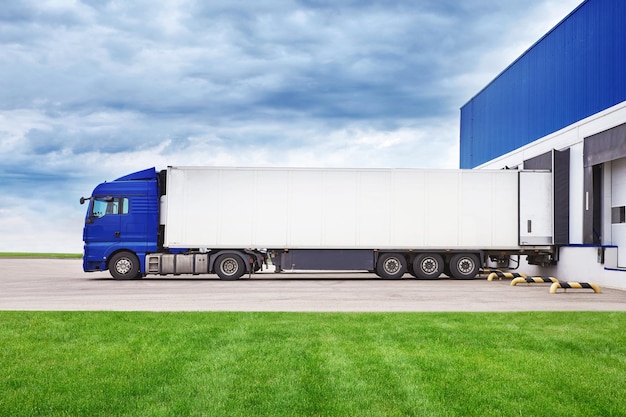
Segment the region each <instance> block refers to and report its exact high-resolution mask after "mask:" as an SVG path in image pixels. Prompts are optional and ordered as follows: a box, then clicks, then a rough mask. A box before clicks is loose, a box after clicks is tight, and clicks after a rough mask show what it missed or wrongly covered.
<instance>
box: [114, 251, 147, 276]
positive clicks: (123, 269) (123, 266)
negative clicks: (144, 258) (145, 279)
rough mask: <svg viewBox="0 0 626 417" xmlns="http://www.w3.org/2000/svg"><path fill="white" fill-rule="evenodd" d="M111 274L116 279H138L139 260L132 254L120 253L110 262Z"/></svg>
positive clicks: (139, 274)
mask: <svg viewBox="0 0 626 417" xmlns="http://www.w3.org/2000/svg"><path fill="white" fill-rule="evenodd" d="M109 272H110V273H111V276H112V277H113V278H114V279H137V278H138V277H141V273H140V272H139V259H137V256H135V254H133V253H131V252H118V253H116V254H115V255H113V256H112V257H111V259H110V260H109Z"/></svg>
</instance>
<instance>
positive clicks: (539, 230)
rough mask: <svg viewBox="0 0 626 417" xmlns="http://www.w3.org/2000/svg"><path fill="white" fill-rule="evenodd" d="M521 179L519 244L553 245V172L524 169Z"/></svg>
mask: <svg viewBox="0 0 626 417" xmlns="http://www.w3.org/2000/svg"><path fill="white" fill-rule="evenodd" d="M519 181H520V184H519V193H520V195H519V222H520V224H519V240H520V242H519V244H520V245H521V246H524V245H552V244H553V241H554V240H553V236H554V234H553V227H552V224H553V221H552V220H553V219H552V217H553V213H554V210H553V201H552V196H553V193H552V173H551V172H533V171H522V172H520V176H519Z"/></svg>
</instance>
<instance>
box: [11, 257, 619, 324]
mask: <svg viewBox="0 0 626 417" xmlns="http://www.w3.org/2000/svg"><path fill="white" fill-rule="evenodd" d="M81 262H82V261H81V260H77V259H0V310H61V311H96V310H106V311H292V312H314V311H315V312H435V311H459V312H462V311H466V312H504V311H626V291H623V290H617V289H611V288H601V290H602V292H601V293H595V292H593V291H592V290H590V289H569V290H567V292H564V291H563V290H558V291H557V293H556V294H550V292H549V288H550V284H531V285H527V284H525V283H523V284H518V285H516V286H511V285H510V282H511V280H509V279H505V280H501V281H500V280H494V281H488V280H487V279H486V277H485V276H482V277H479V278H476V279H473V280H466V281H465V280H464V281H459V280H453V279H448V278H443V277H442V278H440V279H438V280H428V281H424V280H417V279H414V278H413V277H411V276H410V275H408V274H407V275H406V276H405V279H402V280H394V281H387V280H381V279H379V278H378V277H376V276H375V275H373V274H369V273H345V272H323V273H281V274H275V273H272V272H262V273H258V274H255V275H253V276H252V278H247V277H246V278H244V279H241V280H238V281H221V280H219V279H217V277H216V276H213V275H208V276H190V275H181V276H176V277H174V276H171V277H159V276H148V277H147V278H145V279H142V280H133V281H115V280H113V279H111V277H110V275H109V273H108V272H96V273H85V272H83V271H82V263H81Z"/></svg>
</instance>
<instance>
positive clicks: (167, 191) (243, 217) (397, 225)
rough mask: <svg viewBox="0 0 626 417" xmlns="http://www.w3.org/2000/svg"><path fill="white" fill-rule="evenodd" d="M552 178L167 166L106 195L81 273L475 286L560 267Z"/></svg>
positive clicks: (91, 210)
mask: <svg viewBox="0 0 626 417" xmlns="http://www.w3.org/2000/svg"><path fill="white" fill-rule="evenodd" d="M552 184H553V180H552V173H551V172H548V171H524V170H519V171H518V170H418V169H328V168H319V169H316V168H229V167H185V166H170V167H168V168H167V169H164V170H161V171H157V170H156V169H155V168H150V169H146V170H143V171H139V172H135V173H132V174H129V175H126V176H123V177H121V178H118V179H116V180H114V181H110V182H104V183H102V184H100V185H98V186H97V187H96V188H95V189H94V190H93V193H92V194H91V196H89V197H82V198H81V199H80V200H81V204H83V203H85V202H88V209H87V214H86V218H85V227H84V230H83V240H84V243H85V244H84V257H83V269H84V271H86V272H91V271H106V270H108V271H109V272H110V274H111V275H112V277H113V278H115V279H138V278H142V277H145V276H146V275H170V274H171V275H183V274H184V275H187V274H193V275H197V274H217V275H218V276H219V278H221V279H223V280H236V279H238V278H241V277H242V276H244V275H248V276H251V274H253V273H255V272H258V271H261V270H263V269H265V268H266V267H267V266H268V265H269V264H270V263H271V264H272V268H275V271H276V272H280V271H291V270H316V271H324V270H334V271H341V270H344V271H348V270H350V271H370V272H373V273H376V274H377V275H378V276H379V277H380V278H384V279H399V278H402V277H403V276H405V275H406V274H411V275H413V276H414V277H416V278H420V279H434V278H438V277H439V276H440V275H442V274H445V275H448V276H450V277H453V278H456V279H470V278H473V277H475V276H476V275H477V274H478V272H479V271H480V269H481V268H483V267H485V266H487V265H492V264H494V263H495V264H496V265H504V264H506V263H508V262H510V261H511V259H515V257H517V259H519V257H520V256H526V257H527V261H528V262H529V263H530V264H549V263H554V262H555V261H556V256H555V245H554V239H553V234H554V233H553V218H554V210H553V199H554V193H553V185H552Z"/></svg>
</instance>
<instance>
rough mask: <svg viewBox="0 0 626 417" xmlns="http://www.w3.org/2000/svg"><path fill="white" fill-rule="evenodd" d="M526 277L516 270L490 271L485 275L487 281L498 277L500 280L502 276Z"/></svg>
mask: <svg viewBox="0 0 626 417" xmlns="http://www.w3.org/2000/svg"><path fill="white" fill-rule="evenodd" d="M518 277H521V278H526V274H520V273H517V272H500V271H497V272H492V273H491V274H489V276H488V277H487V281H493V280H494V279H495V278H499V279H500V280H502V278H518Z"/></svg>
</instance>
